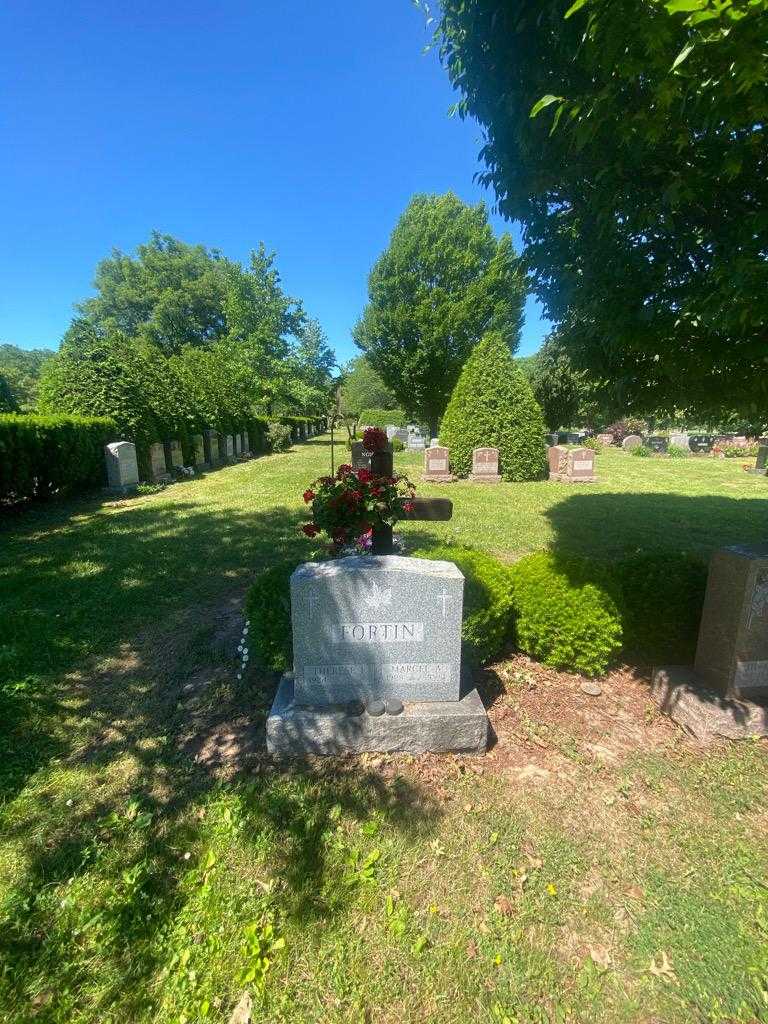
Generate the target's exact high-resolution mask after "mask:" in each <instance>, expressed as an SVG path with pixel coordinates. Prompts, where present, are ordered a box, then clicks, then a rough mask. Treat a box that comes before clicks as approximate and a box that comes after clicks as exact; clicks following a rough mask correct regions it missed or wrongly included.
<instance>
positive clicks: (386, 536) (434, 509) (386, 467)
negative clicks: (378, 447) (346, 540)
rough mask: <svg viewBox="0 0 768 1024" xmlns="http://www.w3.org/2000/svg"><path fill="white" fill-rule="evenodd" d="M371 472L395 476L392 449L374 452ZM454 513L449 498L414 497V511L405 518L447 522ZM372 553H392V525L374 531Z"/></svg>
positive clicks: (377, 474)
mask: <svg viewBox="0 0 768 1024" xmlns="http://www.w3.org/2000/svg"><path fill="white" fill-rule="evenodd" d="M371 472H372V473H373V474H374V475H375V476H393V475H394V467H393V458H392V452H391V450H390V451H379V452H374V453H373V455H372V456H371ZM452 515H453V502H452V501H450V500H449V499H448V498H414V500H413V512H409V513H407V514H406V515H404V516H403V518H404V519H412V520H413V519H415V520H418V521H419V522H441V523H444V522H447V521H448V520H449V519H450V518H451V516H452ZM372 541H373V544H372V547H371V553H372V554H374V555H391V554H392V553H393V549H392V527H391V526H384V527H381V529H378V530H374V531H373V537H372Z"/></svg>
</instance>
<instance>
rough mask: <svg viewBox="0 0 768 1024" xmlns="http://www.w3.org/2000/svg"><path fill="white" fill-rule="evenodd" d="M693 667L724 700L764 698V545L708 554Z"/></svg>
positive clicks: (767, 550)
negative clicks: (704, 594)
mask: <svg viewBox="0 0 768 1024" xmlns="http://www.w3.org/2000/svg"><path fill="white" fill-rule="evenodd" d="M694 667H695V669H696V672H697V674H698V675H699V676H700V677H701V678H702V680H704V682H705V684H706V685H707V686H708V687H709V688H710V689H712V690H715V691H716V692H718V693H721V694H725V696H727V697H751V696H761V697H763V698H765V697H768V545H762V546H759V547H746V546H739V545H736V546H733V547H726V548H721V549H720V550H719V551H716V552H715V554H714V555H713V556H712V560H711V562H710V566H709V577H708V579H707V591H706V596H705V598H704V610H703V612H702V616H701V626H700V629H699V642H698V645H697V648H696V661H695V666H694Z"/></svg>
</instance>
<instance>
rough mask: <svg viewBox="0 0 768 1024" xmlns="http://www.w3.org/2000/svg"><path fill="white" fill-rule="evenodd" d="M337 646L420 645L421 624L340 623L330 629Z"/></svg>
mask: <svg viewBox="0 0 768 1024" xmlns="http://www.w3.org/2000/svg"><path fill="white" fill-rule="evenodd" d="M332 638H333V642H334V643H337V644H360V643H362V644H397V643H422V642H423V640H424V623H423V622H342V623H339V624H338V625H336V626H333V627H332Z"/></svg>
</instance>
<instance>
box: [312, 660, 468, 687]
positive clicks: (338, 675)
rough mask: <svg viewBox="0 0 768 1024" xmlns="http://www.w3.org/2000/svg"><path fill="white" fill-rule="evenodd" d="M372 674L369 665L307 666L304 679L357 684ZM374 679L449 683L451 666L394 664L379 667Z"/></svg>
mask: <svg viewBox="0 0 768 1024" xmlns="http://www.w3.org/2000/svg"><path fill="white" fill-rule="evenodd" d="M369 673H370V666H368V665H307V666H306V667H305V669H304V671H303V674H302V675H303V678H304V679H305V680H306V681H307V682H310V681H312V680H318V681H320V682H323V681H327V680H331V679H342V678H346V679H349V680H350V681H352V682H355V681H357V680H359V679H360V678H362V676H363V675H368V674H369ZM373 678H374V679H376V680H379V681H381V682H383V683H393V682H403V683H406V684H408V683H411V684H413V685H418V684H419V683H425V682H449V681H450V679H451V666H450V665H449V664H441V663H439V662H393V663H391V664H384V665H377V666H376V667H375V668H374V670H373Z"/></svg>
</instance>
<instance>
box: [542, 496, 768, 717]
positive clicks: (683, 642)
mask: <svg viewBox="0 0 768 1024" xmlns="http://www.w3.org/2000/svg"><path fill="white" fill-rule="evenodd" d="M546 515H547V517H548V518H549V520H550V522H551V523H552V526H553V528H554V530H555V532H556V537H555V540H554V542H553V546H552V551H553V554H554V557H555V561H556V564H557V566H558V568H559V569H560V571H561V572H563V573H564V574H565V575H566V576H567V577H568V578H569V580H570V582H571V583H573V584H574V585H576V586H580V585H582V584H583V583H588V582H590V583H594V584H596V585H598V586H599V587H601V588H603V589H604V590H606V591H608V593H609V594H611V596H613V597H614V598H615V599H616V601H617V604H618V605H619V608H620V611H621V615H622V624H623V628H624V645H625V646H624V651H623V655H622V656H623V657H624V658H625V659H626V660H627V661H628V662H629V663H630V665H632V666H633V667H634V668H636V669H638V670H639V671H640V672H641V675H642V676H643V677H645V678H648V677H650V674H651V670H652V668H653V667H656V666H658V665H661V664H667V665H668V664H680V665H686V664H692V662H693V659H694V655H695V650H696V643H697V639H698V633H699V623H700V620H701V612H702V608H703V603H704V592H705V586H706V579H707V565H708V562H709V557H710V555H711V554H712V552H713V551H714V550H716V549H718V548H721V547H724V546H729V545H735V544H739V545H754V544H761V543H762V544H764V543H765V541H766V538H768V488H767V489H766V497H765V498H729V497H722V496H719V495H698V496H684V495H679V494H590V493H589V492H579V493H578V494H574V495H572V496H570V497H568V498H566V499H565V500H564V501H561V502H559V503H558V504H557V505H554V506H552V507H551V508H550V509H549V510H548V511H547V512H546ZM583 555H588V556H590V557H589V558H587V559H586V560H581V559H580V558H579V557H578V556H583ZM645 555H656V556H657V557H656V559H655V560H652V559H645V558H643V557H642V556H645ZM680 555H684V556H686V558H684V559H681V558H679V557H678V556H680ZM574 556H577V557H574ZM627 556H629V557H627ZM632 556H640V557H638V558H637V559H634V558H633V557H632ZM618 557H623V558H626V560H623V561H622V562H621V566H620V569H619V571H618V572H616V571H614V572H610V571H608V572H606V569H609V567H610V563H611V562H612V561H613V560H614V559H616V558H618ZM702 692H703V691H702ZM711 697H712V700H713V701H719V698H718V697H717V695H715V694H712V695H711ZM735 715H736V712H735V711H734V716H735Z"/></svg>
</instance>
